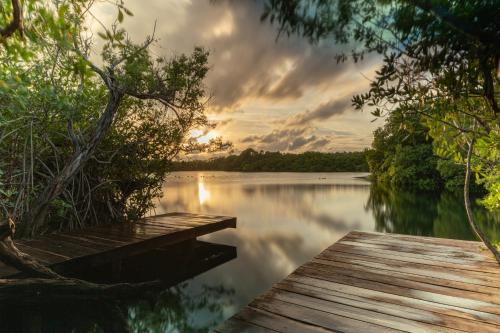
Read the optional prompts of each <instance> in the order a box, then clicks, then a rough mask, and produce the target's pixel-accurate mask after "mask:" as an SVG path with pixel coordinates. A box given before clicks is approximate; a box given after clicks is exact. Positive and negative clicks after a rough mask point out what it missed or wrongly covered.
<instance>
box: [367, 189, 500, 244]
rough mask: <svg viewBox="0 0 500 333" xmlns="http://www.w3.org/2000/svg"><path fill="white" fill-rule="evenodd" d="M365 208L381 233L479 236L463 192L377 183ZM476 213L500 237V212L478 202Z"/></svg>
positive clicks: (481, 223)
mask: <svg viewBox="0 0 500 333" xmlns="http://www.w3.org/2000/svg"><path fill="white" fill-rule="evenodd" d="M365 208H366V210H368V211H371V212H372V214H373V217H374V219H375V229H376V230H377V231H380V232H393V233H401V234H410V235H424V236H435V237H445V238H456V239H469V240H474V239H475V238H474V235H473V233H472V230H471V229H470V227H469V225H468V223H467V216H466V213H465V208H464V204H463V194H461V193H452V192H442V193H429V192H406V191H395V190H392V189H390V188H387V187H384V186H381V185H378V184H373V185H372V186H371V188H370V196H369V198H368V202H367V203H366V207H365ZM474 215H475V217H476V219H477V221H478V223H479V225H481V227H482V228H483V230H485V232H486V233H487V234H488V235H489V236H490V237H491V239H492V240H499V239H500V225H499V224H498V223H497V221H499V216H498V215H499V214H498V212H496V213H495V212H489V211H487V210H486V209H485V208H483V207H481V206H479V205H477V204H475V205H474Z"/></svg>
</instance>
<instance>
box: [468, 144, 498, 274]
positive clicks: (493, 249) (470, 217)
mask: <svg viewBox="0 0 500 333" xmlns="http://www.w3.org/2000/svg"><path fill="white" fill-rule="evenodd" d="M468 144H469V148H468V150H467V163H466V165H465V182H464V203H465V211H466V212H467V220H468V221H469V224H470V226H471V228H472V230H473V231H474V233H475V234H476V235H477V237H478V238H479V239H480V240H481V241H482V242H483V243H484V244H485V245H486V247H487V248H488V249H489V250H490V251H491V253H493V255H494V256H495V259H496V260H497V262H498V264H499V265H500V253H498V250H497V249H496V247H495V246H494V245H493V244H491V242H490V240H489V239H488V237H487V236H486V235H485V234H484V233H483V232H482V230H481V229H480V228H479V227H478V225H477V224H476V221H475V219H474V216H473V214H472V208H471V204H470V197H469V188H470V175H471V167H470V164H471V158H472V152H473V150H474V139H472V140H471V141H470V142H469V143H468Z"/></svg>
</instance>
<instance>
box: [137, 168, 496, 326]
mask: <svg viewBox="0 0 500 333" xmlns="http://www.w3.org/2000/svg"><path fill="white" fill-rule="evenodd" d="M366 175H367V174H363V173H237V172H176V173H172V174H171V175H169V177H168V180H167V182H166V184H165V197H164V198H162V199H161V200H160V201H159V203H158V205H157V207H156V210H155V213H157V214H161V213H164V212H167V211H187V212H195V213H210V214H220V215H229V216H236V217H237V218H238V226H237V228H236V229H228V230H224V231H220V232H217V233H214V234H212V235H208V236H204V237H202V239H203V240H205V241H209V242H213V243H220V244H227V245H233V246H235V247H237V252H238V255H237V258H236V259H233V260H232V261H230V262H227V263H225V264H223V265H220V266H218V267H216V268H213V269H211V270H210V271H208V272H206V273H204V274H202V275H199V276H197V277H195V278H194V279H191V280H188V281H186V282H184V283H182V284H180V285H179V286H177V287H176V288H172V290H170V291H169V292H168V293H166V294H165V295H164V296H162V297H163V298H164V303H166V304H170V306H173V308H171V309H170V310H168V306H167V307H165V306H164V305H163V303H162V302H160V303H159V304H160V306H159V307H157V306H152V307H148V310H145V309H143V308H140V307H139V308H138V309H135V310H141V311H146V312H148V313H149V317H148V316H146V317H147V318H150V320H151V318H152V317H154V318H155V320H152V321H149V323H150V324H151V325H160V326H157V328H159V331H166V332H171V331H172V332H195V331H196V332H198V330H200V331H202V332H203V331H209V329H210V328H213V327H214V325H217V324H218V323H220V322H222V321H223V320H225V319H226V318H228V317H230V316H231V315H233V314H234V313H236V312H237V311H238V310H239V309H240V308H241V307H243V306H244V305H246V304H247V303H248V302H250V301H251V300H252V299H253V298H255V297H256V296H258V295H259V294H261V293H263V292H264V291H265V290H267V289H269V288H270V287H271V285H272V284H273V283H275V282H277V281H279V280H281V279H283V278H284V277H285V276H287V275H288V274H290V273H291V272H292V271H293V270H294V269H295V268H297V267H298V266H300V265H301V264H303V263H305V262H306V261H308V260H309V259H311V258H312V257H313V256H315V255H317V254H318V253H320V252H321V251H322V250H323V249H325V248H326V247H328V246H329V245H331V244H333V243H334V242H335V241H337V240H338V239H340V238H341V237H342V236H343V235H345V234H346V233H348V232H349V231H351V230H362V231H378V232H394V233H402V234H411V235H423V236H435V237H446V238H457V239H474V237H473V235H472V232H471V230H470V229H469V226H468V224H467V220H466V216H465V211H464V209H463V204H462V198H461V197H460V195H459V194H457V195H454V194H451V193H440V194H435V193H434V194H433V193H407V192H397V193H395V192H392V191H389V190H386V189H383V188H379V187H375V186H372V185H371V183H370V182H369V181H367V180H365V179H363V178H362V177H363V176H366ZM475 212H476V218H477V219H478V220H479V222H480V223H481V225H482V226H483V228H484V229H485V230H486V231H487V232H488V234H489V235H490V237H492V238H493V239H496V240H499V239H500V224H499V223H498V221H495V219H498V214H497V216H494V215H493V214H491V213H488V212H486V211H485V210H484V209H481V208H480V207H478V206H477V205H476V207H475ZM172 309H175V310H172ZM141 311H137V312H138V313H141ZM172 312H175V315H172ZM131 313H135V312H134V308H133V307H132V308H131ZM162 316H163V317H162ZM140 317H141V316H135V317H133V318H131V324H133V326H134V327H141V326H143V325H146V326H147V325H148V324H147V323H146V322H144V320H142V319H141V318H140ZM134 318H135V319H134ZM154 323H156V324H154ZM136 325H139V326H136Z"/></svg>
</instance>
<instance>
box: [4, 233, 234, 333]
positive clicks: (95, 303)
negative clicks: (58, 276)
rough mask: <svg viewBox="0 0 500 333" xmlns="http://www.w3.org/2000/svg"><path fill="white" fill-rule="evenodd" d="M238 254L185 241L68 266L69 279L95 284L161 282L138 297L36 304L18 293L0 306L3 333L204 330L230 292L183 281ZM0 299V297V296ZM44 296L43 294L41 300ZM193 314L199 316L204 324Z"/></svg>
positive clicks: (219, 318)
mask: <svg viewBox="0 0 500 333" xmlns="http://www.w3.org/2000/svg"><path fill="white" fill-rule="evenodd" d="M236 257H237V251H236V248H235V247H233V246H227V245H221V244H213V243H209V242H203V241H197V240H189V241H185V242H183V243H179V244H176V245H173V246H168V247H164V248H158V249H155V250H152V251H149V252H146V253H142V254H140V255H135V256H132V257H129V258H127V259H125V260H123V261H122V262H121V263H120V265H119V268H120V269H119V270H117V268H116V267H117V265H116V263H111V264H106V265H100V266H96V267H92V268H91V269H89V268H85V269H81V270H78V269H71V270H69V271H66V272H65V275H66V276H68V277H74V278H79V279H85V280H87V281H91V282H96V283H105V284H113V283H124V282H128V283H140V282H146V281H154V280H161V281H162V286H163V290H162V291H158V289H156V288H155V289H154V290H152V292H151V293H148V292H147V291H146V292H145V294H144V295H143V297H134V298H130V297H126V296H124V298H123V299H120V298H119V297H118V298H117V299H116V300H114V301H109V300H106V301H104V300H100V299H98V298H97V299H95V298H89V299H82V298H81V297H79V298H78V300H71V299H70V300H58V301H57V302H54V301H53V300H50V301H47V302H46V303H45V302H44V301H43V300H42V301H41V300H40V298H38V299H37V300H36V301H35V302H33V301H32V300H30V299H27V298H23V297H22V295H20V296H19V297H17V298H16V300H15V301H13V302H9V304H6V303H3V304H2V305H0V327H2V330H1V331H2V332H75V333H77V332H82V333H83V332H96V333H97V332H116V333H118V332H206V331H207V330H208V329H209V328H210V327H213V326H214V325H216V324H217V323H219V322H220V321H222V320H223V319H224V318H223V314H222V312H223V309H224V307H227V306H230V305H231V304H227V300H230V299H231V296H232V295H233V294H234V290H232V289H230V288H226V287H225V286H223V285H220V284H219V285H217V284H211V285H200V286H199V288H198V290H197V291H194V292H193V290H188V289H187V284H186V283H183V281H185V280H189V279H191V278H193V277H195V276H196V275H199V274H201V273H203V272H206V271H208V270H210V269H212V268H214V267H217V266H218V265H221V264H223V263H226V262H228V261H231V260H233V259H235V258H236ZM0 297H1V295H0ZM41 299H43V297H42V298H41ZM193 316H197V317H198V316H204V317H206V318H207V319H206V322H205V323H203V321H200V320H199V318H198V319H197V320H194V318H193Z"/></svg>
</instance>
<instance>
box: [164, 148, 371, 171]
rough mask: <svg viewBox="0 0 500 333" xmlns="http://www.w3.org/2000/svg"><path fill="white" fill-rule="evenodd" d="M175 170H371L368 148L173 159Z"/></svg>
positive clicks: (248, 153) (266, 152) (243, 153)
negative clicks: (326, 151)
mask: <svg viewBox="0 0 500 333" xmlns="http://www.w3.org/2000/svg"><path fill="white" fill-rule="evenodd" d="M172 170H173V171H246V172H265V171H268V172H343V171H346V172H347V171H350V172H362V171H368V163H367V162H366V152H364V151H362V152H336V153H321V152H305V153H301V154H292V153H281V152H270V151H260V152H258V151H256V150H254V149H251V148H248V149H246V150H244V151H242V152H241V153H240V154H239V155H229V156H225V157H217V158H213V159H209V160H192V161H179V162H173V165H172Z"/></svg>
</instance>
